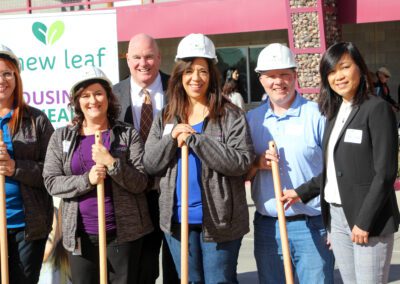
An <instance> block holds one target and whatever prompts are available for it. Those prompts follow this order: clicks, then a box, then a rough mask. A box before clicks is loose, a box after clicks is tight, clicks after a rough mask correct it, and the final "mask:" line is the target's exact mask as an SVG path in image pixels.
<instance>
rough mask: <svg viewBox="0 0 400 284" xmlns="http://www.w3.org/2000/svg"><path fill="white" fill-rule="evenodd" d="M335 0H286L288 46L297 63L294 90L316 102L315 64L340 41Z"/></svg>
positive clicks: (316, 78) (317, 85)
mask: <svg viewBox="0 0 400 284" xmlns="http://www.w3.org/2000/svg"><path fill="white" fill-rule="evenodd" d="M337 1H338V0H286V3H287V5H286V7H287V14H288V17H287V18H288V21H289V23H288V35H289V46H290V48H291V50H292V51H293V52H294V54H295V56H296V60H297V62H298V69H297V74H298V80H297V81H298V82H297V83H298V85H297V89H298V90H299V91H300V92H301V93H302V94H303V95H304V96H305V97H307V98H309V99H311V100H316V98H317V96H318V93H319V83H320V78H319V73H318V68H319V61H320V59H321V56H322V54H323V53H324V52H325V50H326V48H327V47H329V46H330V45H331V44H332V43H334V42H336V41H338V40H340V38H341V32H340V28H339V24H338V21H337Z"/></svg>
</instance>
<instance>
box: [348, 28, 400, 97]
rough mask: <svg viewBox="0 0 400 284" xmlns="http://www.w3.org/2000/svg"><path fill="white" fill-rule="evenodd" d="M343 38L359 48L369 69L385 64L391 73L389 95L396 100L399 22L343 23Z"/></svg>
mask: <svg viewBox="0 0 400 284" xmlns="http://www.w3.org/2000/svg"><path fill="white" fill-rule="evenodd" d="M343 40H345V41H352V42H354V43H355V44H356V46H357V47H358V48H359V49H360V51H361V53H362V54H363V56H364V58H365V60H366V63H367V65H368V67H369V68H370V70H371V71H373V72H375V71H376V70H377V69H378V68H379V67H381V66H386V67H387V68H388V69H389V70H390V72H391V73H392V77H391V78H390V79H389V81H388V85H389V88H390V92H391V96H392V98H393V99H395V100H396V101H397V100H398V94H397V89H398V86H399V84H400V22H399V21H397V22H382V23H370V24H346V25H343Z"/></svg>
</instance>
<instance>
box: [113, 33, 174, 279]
mask: <svg viewBox="0 0 400 284" xmlns="http://www.w3.org/2000/svg"><path fill="white" fill-rule="evenodd" d="M126 61H127V63H128V67H129V71H130V76H129V77H128V78H127V79H125V80H123V81H121V82H119V83H118V84H116V85H114V87H113V92H114V93H115V95H116V96H117V97H118V99H119V103H120V105H121V107H122V111H121V113H120V115H119V120H121V121H124V122H127V123H129V124H131V125H133V126H134V127H135V129H136V130H137V131H138V132H139V134H140V135H141V137H142V140H143V142H146V139H147V135H148V134H149V130H150V126H151V123H152V121H153V118H154V117H155V116H156V115H157V114H158V112H159V111H160V110H161V109H162V108H163V106H164V104H165V97H164V92H165V91H166V90H167V83H168V79H169V76H168V75H166V74H164V73H162V72H161V71H160V64H161V54H160V50H159V48H158V45H157V42H156V41H155V40H154V39H153V38H152V37H151V36H149V35H147V34H137V35H135V36H133V37H132V38H131V40H130V41H129V47H128V52H127V54H126ZM147 97H148V100H147V99H146V98H147ZM143 106H144V107H143ZM149 179H150V181H149V183H148V186H147V189H146V198H147V202H148V206H149V211H150V217H151V220H152V222H153V226H154V231H153V232H152V233H150V234H148V235H147V236H145V238H144V240H143V246H142V251H141V256H140V263H139V267H134V268H132V269H138V275H139V276H138V279H137V281H138V283H144V284H154V283H155V282H156V279H157V278H158V276H159V254H160V248H161V244H162V270H163V272H162V273H163V283H164V284H179V283H180V281H179V279H178V275H177V274H176V272H175V266H174V262H173V260H172V256H171V253H170V252H169V249H168V245H167V244H166V243H165V242H163V238H164V234H163V232H162V231H161V229H160V210H159V206H158V199H159V195H160V189H159V180H158V179H154V178H152V177H150V178H149Z"/></svg>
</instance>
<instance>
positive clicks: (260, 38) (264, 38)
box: [118, 30, 288, 79]
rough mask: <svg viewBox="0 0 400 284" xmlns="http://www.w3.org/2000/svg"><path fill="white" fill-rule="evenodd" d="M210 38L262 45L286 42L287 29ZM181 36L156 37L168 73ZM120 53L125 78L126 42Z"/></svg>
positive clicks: (225, 42)
mask: <svg viewBox="0 0 400 284" xmlns="http://www.w3.org/2000/svg"><path fill="white" fill-rule="evenodd" d="M209 37H210V38H211V40H212V41H213V42H214V44H215V46H216V47H217V48H219V47H240V46H264V45H267V44H269V43H273V42H281V43H286V44H288V34H287V30H274V31H262V32H251V33H236V34H223V35H210V36H209ZM181 39H182V38H168V39H158V40H157V43H158V45H159V47H160V50H161V55H162V62H161V70H162V71H163V72H165V73H170V72H171V70H172V67H173V65H174V59H175V55H176V49H177V47H178V44H179V41H180V40H181ZM118 50H119V54H120V62H119V66H120V78H121V79H122V78H126V76H128V75H129V69H128V68H127V65H126V60H125V54H126V51H127V50H128V42H120V43H119V44H118Z"/></svg>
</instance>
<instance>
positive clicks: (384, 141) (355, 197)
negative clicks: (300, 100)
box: [296, 96, 400, 236]
mask: <svg viewBox="0 0 400 284" xmlns="http://www.w3.org/2000/svg"><path fill="white" fill-rule="evenodd" d="M335 121H336V116H335V117H334V118H332V119H331V120H329V121H327V124H326V128H325V133H324V137H323V152H324V166H323V170H322V172H321V174H320V175H319V176H317V177H314V178H312V179H311V180H310V181H309V182H307V183H305V184H303V185H301V186H300V187H299V188H297V189H296V192H297V194H298V195H299V197H300V198H301V200H302V201H303V202H307V201H308V200H310V199H311V198H313V197H315V196H316V195H318V194H321V210H322V216H323V219H324V223H325V226H327V227H328V228H329V225H330V213H329V204H328V203H327V202H326V201H325V198H324V187H325V182H326V149H327V145H328V141H329V137H330V135H331V132H332V129H333V126H334V124H335ZM349 130H350V132H349ZM352 130H356V131H355V132H357V133H358V135H356V138H354V139H353V140H352V141H353V142H352V143H351V142H348V141H347V142H345V138H346V135H347V136H348V134H349V133H352V132H353V133H354V131H352ZM360 131H361V132H362V134H361V137H360V135H359V134H360ZM397 135H398V134H397V127H396V119H395V116H394V113H393V111H392V110H391V107H390V105H389V104H388V103H387V102H385V101H384V100H382V99H381V98H378V97H375V96H369V99H368V100H365V101H364V102H363V103H362V104H361V105H360V106H355V107H354V108H353V110H352V111H351V113H350V115H349V118H348V119H347V121H346V123H345V125H344V127H343V129H342V131H341V133H340V135H339V138H338V140H337V142H336V144H335V147H334V154H333V155H334V162H335V168H336V177H337V181H338V186H339V194H340V198H341V201H342V206H343V211H344V214H345V216H346V219H347V222H348V224H349V226H350V229H352V228H353V226H354V225H357V226H358V227H359V228H361V229H362V230H365V231H367V232H369V233H370V236H379V235H386V234H390V233H394V232H396V231H397V230H398V227H399V220H400V215H399V209H398V206H397V200H396V195H395V191H394V188H393V185H394V182H395V179H396V175H397V159H398V157H397V154H398V136H397ZM347 138H349V137H347ZM350 140H351V139H350Z"/></svg>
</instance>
